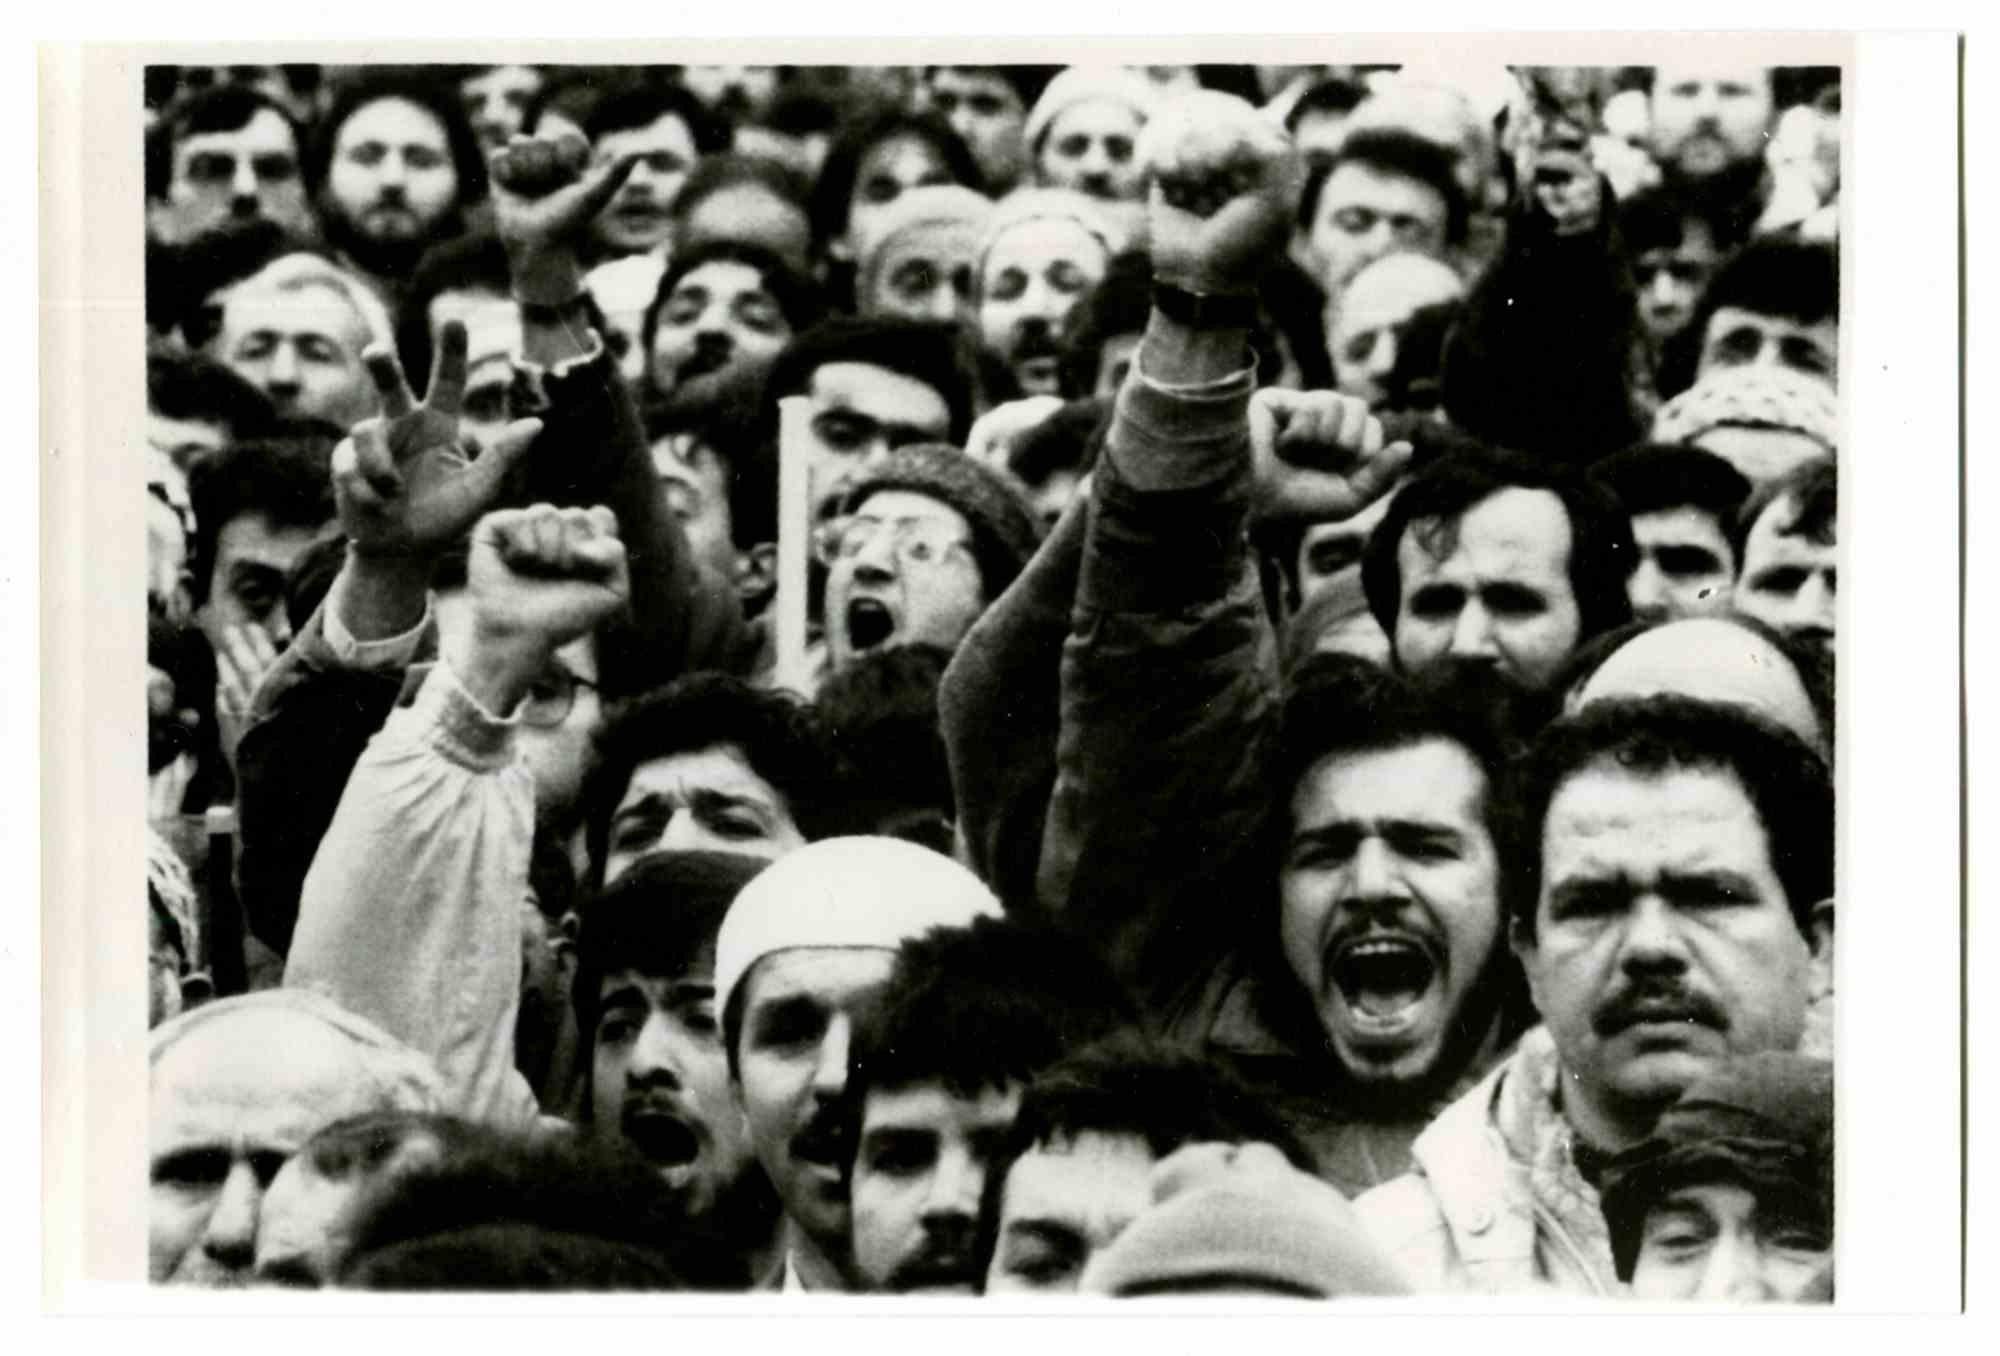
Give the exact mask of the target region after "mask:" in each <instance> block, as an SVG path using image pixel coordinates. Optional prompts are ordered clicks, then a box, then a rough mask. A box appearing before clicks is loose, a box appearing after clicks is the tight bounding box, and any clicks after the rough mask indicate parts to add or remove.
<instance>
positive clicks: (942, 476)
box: [840, 443, 1042, 599]
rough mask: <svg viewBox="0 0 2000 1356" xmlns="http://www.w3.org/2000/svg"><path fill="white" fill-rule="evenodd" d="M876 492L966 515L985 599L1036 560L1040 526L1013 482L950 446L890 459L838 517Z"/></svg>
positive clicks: (909, 450)
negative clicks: (925, 499)
mask: <svg viewBox="0 0 2000 1356" xmlns="http://www.w3.org/2000/svg"><path fill="white" fill-rule="evenodd" d="M878 490H908V491H910V492H911V493H912V494H922V495H928V496H929V497H930V498H932V499H935V500H937V501H938V502H939V503H941V504H948V505H950V506H951V507H952V508H955V509H957V510H958V511H959V512H960V513H962V514H964V515H965V521H966V522H967V523H969V524H971V525H972V536H973V551H974V554H975V555H977V556H978V558H979V573H980V578H981V579H982V581H983V582H984V583H985V585H986V596H987V597H988V598H989V599H992V598H997V597H999V596H1000V594H1001V593H1002V592H1003V591H1004V590H1005V589H1006V587H1007V586H1008V585H1009V584H1011V583H1013V582H1014V576H1016V575H1018V574H1019V573H1020V572H1021V571H1022V570H1023V569H1024V568H1026V566H1027V564H1028V562H1029V560H1031V559H1033V558H1034V554H1035V549H1036V548H1037V547H1038V546H1040V545H1041V542H1042V528H1041V520H1040V519H1039V518H1038V517H1037V516H1036V513H1035V510H1034V506H1033V505H1032V504H1031V503H1030V502H1029V500H1028V497H1027V494H1026V492H1025V491H1024V490H1022V489H1021V488H1020V485H1019V483H1018V482H1016V481H1015V480H1014V478H1013V477H1012V476H1010V475H1008V474H1006V473H1005V472H1003V471H999V470H996V469H995V468H993V467H991V466H988V465H987V464H986V463H985V462H983V461H980V460H979V459H978V458H976V457H972V456H969V455H967V454H966V453H964V452H962V451H960V450H959V449H958V448H956V447H953V446H951V445H950V444H948V443H921V444H918V445H916V446H913V447H905V448H901V449H899V450H897V451H896V452H893V453H891V454H890V455H889V456H888V457H887V458H885V459H884V460H883V462H882V464H881V465H880V466H879V467H878V468H877V469H876V470H875V471H873V472H871V473H869V474H868V475H866V476H864V477H863V478H862V479H861V480H859V481H858V482H856V483H855V485H854V486H853V488H852V489H850V490H848V492H847V495H846V497H845V498H844V499H843V500H842V501H841V506H840V511H841V512H842V513H858V512H860V511H861V506H862V505H863V504H864V503H866V502H867V500H868V496H870V495H872V494H874V493H875V492H877V491H878Z"/></svg>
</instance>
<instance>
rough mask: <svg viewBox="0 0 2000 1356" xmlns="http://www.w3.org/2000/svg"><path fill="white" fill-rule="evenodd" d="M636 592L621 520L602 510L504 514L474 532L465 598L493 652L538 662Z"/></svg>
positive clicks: (542, 508)
mask: <svg viewBox="0 0 2000 1356" xmlns="http://www.w3.org/2000/svg"><path fill="white" fill-rule="evenodd" d="M631 591H632V584H631V579H630V576H629V572H628V570H627V567H626V561H625V544H624V543H623V542H622V541H620V540H619V538H618V518H617V516H616V515H615V514H613V513H612V512H611V510H610V509H608V508H604V507H603V506H601V505H600V506H597V507H594V508H587V509H584V508H562V509H559V508H556V507H554V506H552V505H549V504H536V505H535V506H534V507H532V508H525V509H503V510H501V511H500V512H498V513H489V514H487V515H486V516H485V517H484V518H482V519H480V520H479V526H478V527H476V528H474V529H473V533H472V554H471V557H470V559H469V561H468V562H467V565H466V592H467V594H468V596H469V597H470V599H471V602H472V608H471V612H472V619H473V626H474V635H475V638H476V640H477V642H478V643H479V644H481V645H482V646H485V647H487V648H489V649H500V650H513V651H518V652H520V653H523V654H526V655H528V656H530V657H531V658H532V659H533V661H534V662H536V663H539V662H540V661H541V660H543V659H545V658H546V657H547V655H548V653H549V652H550V651H553V650H555V649H557V648H559V647H560V646H563V645H566V644H568V643H569V642H570V641H572V640H575V639H576V638H577V637H578V636H581V635H585V634H587V633H589V632H591V631H593V630H595V629H596V628H597V626H598V624H599V623H600V622H602V621H603V620H604V619H605V618H606V617H609V616H610V615H611V614H612V613H614V612H616V611H618V609H620V608H621V607H623V606H624V605H625V601H626V599H627V598H628V597H629V596H630V595H631ZM529 676H532V674H530V675H529Z"/></svg>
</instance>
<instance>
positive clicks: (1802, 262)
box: [1658, 235, 1840, 399]
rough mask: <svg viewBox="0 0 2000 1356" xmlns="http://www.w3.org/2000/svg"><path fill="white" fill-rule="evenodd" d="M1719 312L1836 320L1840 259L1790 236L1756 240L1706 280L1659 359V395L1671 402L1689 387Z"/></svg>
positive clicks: (1811, 322)
mask: <svg viewBox="0 0 2000 1356" xmlns="http://www.w3.org/2000/svg"><path fill="white" fill-rule="evenodd" d="M1724 307H1728V308H1731V309H1733V310H1739V311H1749V312H1752V313H1753V314H1756V315H1767V316H1776V317H1778V318H1780V319H1783V320H1789V321H1791V322H1793V323H1794V324H1798V325H1817V324H1820V323H1821V322H1823V321H1827V320H1837V319H1839V318H1840V256H1839V254H1838V253H1837V252H1836V251H1835V250H1834V247H1833V246H1831V245H1828V244H1824V243H1821V242H1818V241H1810V240H1799V239H1795V238H1793V237H1791V236H1782V235H1766V236H1759V237H1758V238H1757V239H1755V240H1752V241H1751V242H1750V243H1749V244H1748V245H1745V246H1744V247H1743V248H1742V249H1740V250H1738V251H1737V252H1736V253H1735V254H1734V255H1732V256H1730V259H1729V261H1728V262H1727V263H1725V264H1724V265H1723V266H1722V267H1721V268H1720V269H1718V270H1717V271H1716V274H1715V277H1714V278H1712V279H1711V280H1710V281H1709V284H1708V287H1707V288H1706V289H1705V290H1704V291H1703V292H1702V294H1701V304H1700V305H1699V306H1697V307H1696V308H1695V313H1694V318H1693V319H1692V320H1690V321H1688V327H1687V328H1686V329H1685V330H1682V331H1681V332H1680V333H1679V334H1678V335H1676V336H1675V337H1674V342H1672V343H1670V344H1669V345H1668V346H1667V349H1666V351H1665V352H1664V353H1663V354H1661V356H1660V374H1659V381H1658V386H1659V391H1660V395H1661V397H1662V398H1663V399H1671V398H1672V397H1674V396H1677V395H1679V394H1680V393H1681V392H1682V391H1685V390H1687V389H1688V387H1690V386H1692V385H1694V379H1695V369H1696V368H1697V367H1698V366H1699V365H1700V361H1701V346H1702V337H1703V335H1705V334H1706V333H1707V331H1708V322H1709V321H1711V320H1713V319H1714V318H1715V313H1716V312H1717V311H1720V310H1722V309H1723V308H1724Z"/></svg>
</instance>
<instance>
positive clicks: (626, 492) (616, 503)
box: [492, 133, 749, 690]
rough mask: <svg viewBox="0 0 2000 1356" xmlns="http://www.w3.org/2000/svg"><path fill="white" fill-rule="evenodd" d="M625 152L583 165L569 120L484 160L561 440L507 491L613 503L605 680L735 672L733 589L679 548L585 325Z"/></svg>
mask: <svg viewBox="0 0 2000 1356" xmlns="http://www.w3.org/2000/svg"><path fill="white" fill-rule="evenodd" d="M635 163H636V156H626V157H623V158H621V159H619V160H616V161H612V162H609V163H606V164H600V165H594V166H593V165H591V164H590V160H589V148H588V147H587V146H586V145H585V143H584V141H583V139H582V138H581V137H579V136H577V135H575V134H574V133H568V134H565V135H563V136H561V137H556V138H539V137H516V138H515V139H514V140H513V142H512V143H510V144H509V145H508V146H507V147H505V148H504V149H503V150H501V151H500V152H499V153H498V154H497V155H495V156H494V158H493V163H492V182H493V207H494V219H495V224H496V228H497V229H498V231H499V235H500V239H501V242H502V243H503V244H504V245H505V246H506V249H507V258H508V269H509V273H510V276H511V277H512V280H513V288H514V298H515V300H516V302H518V303H519V305H520V307H521V328H522V343H523V348H524V356H525V358H526V360H527V361H528V362H529V363H530V364H532V365H534V366H536V367H539V368H541V369H542V370H543V372H544V378H543V390H544V392H545V394H546V395H547V396H548V409H547V411H546V417H547V419H548V421H549V425H550V428H549V435H548V437H547V439H546V440H545V441H546V442H547V443H548V444H549V445H550V446H552V447H554V448H559V449H560V455H550V456H537V457H531V458H529V460H528V462H527V464H526V466H525V468H524V471H523V476H522V482H521V485H520V499H519V500H517V501H516V502H520V500H538V501H539V500H546V501H547V502H550V503H555V504H605V505H607V506H609V507H610V509H611V511H612V512H613V513H615V514H616V515H617V517H618V527H619V531H620V533H621V534H622V536H623V539H624V541H625V544H626V550H627V552H628V554H629V559H630V561H631V569H632V606H631V616H630V619H629V621H630V625H629V627H628V626H623V625H620V626H614V627H612V628H610V629H609V630H608V631H607V632H606V634H605V635H603V636H600V638H599V649H600V652H601V658H602V660H603V661H604V662H605V667H606V674H605V676H606V678H607V680H608V681H610V682H612V683H613V684H614V686H617V687H621V688H624V689H627V690H630V689H634V688H641V687H647V686H651V685H653V684H656V683H659V682H664V681H666V680H667V679H669V678H673V677H676V676H678V675H679V674H680V673H682V672H685V671H687V670H690V669H697V668H721V669H728V670H731V671H742V670H743V669H744V668H745V667H746V666H747V662H748V657H749V645H748V639H747V635H746V631H745V627H744V623H743V617H742V609H741V607H740V605H739V604H738V602H737V600H736V594H735V590H734V588H733V587H732V586H731V584H730V581H728V580H726V579H721V578H718V577H716V576H715V575H713V574H712V573H710V572H708V571H706V570H704V569H702V568H701V566H700V564H699V563H698V562H697V561H696V559H695V556H694V554H693V552H692V551H691V550H690V549H689V548H688V543H687V536H686V533H685V532H684V531H683V530H682V528H681V524H680V521H679V520H678V519H677V518H675V517H674V515H673V514H672V512H671V511H670V510H669V509H668V508H667V506H666V502H665V500H664V497H663V496H662V495H661V493H660V486H659V477H658V475H657V474H656V473H655V471H654V469H653V462H652V456H651V453H650V451H649V450H648V447H647V443H646V437H645V430H644V429H643V427H642V426H641V425H640V422H639V417H638V413H637V411H636V410H635V408H634V406H633V403H632V396H631V393H630V392H629V391H627V390H626V389H625V384H624V382H622V381H621V380H620V379H619V376H618V369H617V366H616V364H615V363H614V362H613V361H612V359H611V355H610V353H609V350H608V349H607V348H606V347H605V345H604V342H603V340H602V338H601V336H599V335H598V334H597V333H596V332H595V330H593V329H592V326H591V310H590V305H589V302H588V298H587V294H586V292H585V290H584V282H583V276H584V270H583V265H582V262H581V258H580V254H579V243H578V242H579V241H580V240H581V238H582V236H583V234H584V233H585V232H586V231H587V230H588V229H589V227H590V223H591V221H592V220H594V219H595V218H596V217H597V215H598V213H599V212H601V211H602V210H603V208H604V205H605V203H607V202H609V201H610V200H611V197H612V195H614V194H615V193H616V192H617V191H618V189H619V187H620V185H622V184H623V183H624V182H625V180H626V178H627V177H628V176H629V175H630V174H631V172H632V166H633V165H634V164H635Z"/></svg>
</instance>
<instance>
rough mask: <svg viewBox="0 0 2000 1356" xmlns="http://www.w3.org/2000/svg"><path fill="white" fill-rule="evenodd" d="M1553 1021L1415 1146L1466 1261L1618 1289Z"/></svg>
mask: <svg viewBox="0 0 2000 1356" xmlns="http://www.w3.org/2000/svg"><path fill="white" fill-rule="evenodd" d="M1560 1071H1561V1066H1560V1062H1559V1061H1558V1060H1557V1058H1556V1049H1555V1041H1554V1038H1553V1037H1551V1036H1550V1035H1549V1032H1548V1028H1546V1027H1540V1026H1538V1027H1536V1028H1534V1029H1533V1030H1531V1031H1529V1032H1528V1033H1527V1034H1526V1035H1524V1036H1522V1037H1521V1041H1520V1044H1519V1045H1517V1046H1516V1047H1515V1050H1514V1053H1513V1054H1512V1055H1511V1056H1510V1057H1509V1058H1508V1059H1507V1060H1505V1061H1504V1062H1502V1063H1501V1064H1499V1065H1498V1066H1497V1067H1495V1068H1494V1070H1493V1071H1492V1072H1491V1073H1489V1074H1488V1075H1487V1076H1486V1077H1485V1078H1483V1079H1481V1080H1480V1081H1479V1083H1477V1084H1476V1085H1475V1086H1474V1087H1473V1088H1472V1090H1471V1091H1470V1092H1468V1093H1466V1094H1465V1096H1463V1097H1461V1098H1459V1099H1458V1100H1457V1101H1455V1102H1453V1103H1452V1104H1451V1105H1450V1106H1449V1107H1446V1108H1445V1110H1444V1111H1443V1112H1442V1113H1440V1115H1439V1116H1438V1118H1437V1119H1436V1120H1435V1121H1433V1122H1432V1123H1431V1125H1430V1127H1429V1128H1428V1129H1426V1130H1425V1131H1424V1132H1423V1134H1421V1135H1419V1136H1418V1137H1417V1142H1416V1144H1415V1145H1414V1146H1413V1149H1412V1152H1413V1155H1414V1156H1415V1158H1416V1160H1417V1163H1418V1166H1419V1167H1420V1169H1421V1170H1422V1171H1423V1173H1424V1175H1425V1176H1426V1177H1427V1178H1429V1179H1430V1183H1431V1187H1432V1190H1433V1192H1434V1194H1435V1197H1436V1200H1437V1203H1438V1208H1439V1210H1440V1212H1441V1213H1442V1214H1443V1215H1444V1217H1445V1221H1446V1223H1447V1225H1448V1226H1449V1227H1450V1229H1451V1234H1452V1242H1453V1244H1454V1246H1455V1247H1456V1249H1457V1251H1458V1254H1459V1256H1460V1257H1461V1258H1462V1259H1464V1261H1465V1262H1466V1264H1467V1265H1468V1267H1472V1268H1475V1269H1479V1268H1481V1267H1482V1266H1483V1267H1485V1268H1512V1267H1519V1268H1523V1269H1524V1274H1525V1275H1535V1274H1537V1273H1538V1272H1539V1270H1540V1269H1541V1268H1542V1267H1543V1266H1546V1267H1549V1268H1559V1269H1561V1270H1562V1271H1564V1272H1567V1273H1570V1275H1569V1276H1568V1277H1567V1278H1566V1279H1567V1280H1568V1281H1569V1282H1570V1283H1569V1284H1563V1283H1562V1282H1558V1284H1559V1285H1560V1287H1561V1288H1563V1289H1576V1288H1580V1287H1581V1288H1588V1289H1590V1290H1594V1291H1596V1292H1597V1293H1600V1294H1616V1293H1619V1292H1620V1291H1621V1290H1622V1288H1623V1287H1621V1286H1620V1285H1619V1283H1618V1280H1617V1276H1616V1272H1615V1271H1614V1269H1613V1266H1612V1261H1611V1240H1610V1235H1609V1233H1608V1231H1607V1230H1606V1228H1605V1224H1604V1215H1603V1211H1602V1210H1601V1208H1600V1207H1599V1205H1598V1199H1597V1192H1596V1190H1595V1189H1594V1188H1593V1187H1592V1186H1591V1185H1590V1184H1589V1183H1588V1182H1586V1181H1584V1180H1583V1177H1582V1175H1581V1174H1580V1173H1578V1172H1577V1170H1576V1163H1575V1160H1574V1159H1573V1158H1572V1156H1571V1153H1570V1144H1571V1140H1572V1132H1571V1130H1570V1127H1569V1122H1568V1121H1567V1120H1565V1119H1564V1117H1563V1114H1562V1107H1561V1102H1560V1098H1559V1090H1560V1086H1561V1083H1560Z"/></svg>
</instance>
